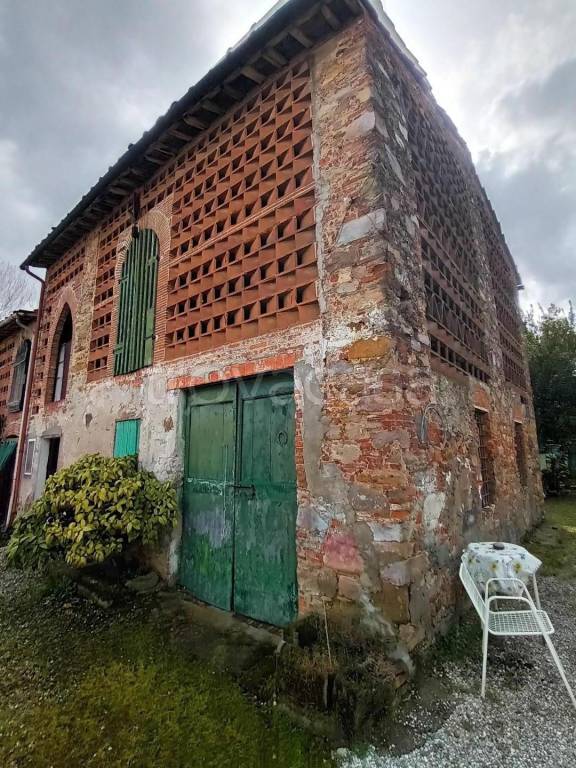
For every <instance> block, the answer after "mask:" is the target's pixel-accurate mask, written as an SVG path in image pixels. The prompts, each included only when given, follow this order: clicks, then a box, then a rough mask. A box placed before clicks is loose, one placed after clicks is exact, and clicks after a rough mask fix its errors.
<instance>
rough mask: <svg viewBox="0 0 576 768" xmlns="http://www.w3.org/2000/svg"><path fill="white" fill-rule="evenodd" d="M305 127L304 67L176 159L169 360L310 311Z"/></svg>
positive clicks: (310, 208) (311, 235) (313, 305)
mask: <svg viewBox="0 0 576 768" xmlns="http://www.w3.org/2000/svg"><path fill="white" fill-rule="evenodd" d="M311 132H312V118H311V113H310V76H309V71H308V65H307V64H306V63H302V64H299V65H297V66H296V67H293V68H291V69H288V70H287V71H285V72H284V74H283V75H281V76H280V77H279V78H277V79H276V80H274V81H273V82H271V83H269V84H268V85H267V86H266V87H265V88H263V89H262V90H261V91H260V93H258V95H257V96H255V97H254V98H253V99H251V100H250V101H249V102H248V103H247V104H246V105H245V106H244V107H243V108H241V109H238V110H237V111H235V112H234V113H233V114H231V115H230V116H229V117H227V118H226V119H225V120H224V121H223V122H222V123H221V124H220V126H219V127H218V129H217V130H214V131H212V132H210V134H209V135H207V136H206V137H205V138H203V139H202V140H201V141H200V142H199V143H198V144H196V145H195V146H193V147H192V148H191V149H190V150H189V151H188V152H187V154H186V157H185V160H184V162H181V163H179V166H180V167H179V168H178V171H177V174H176V183H175V193H174V207H173V220H172V247H171V251H170V271H169V283H168V306H167V324H166V339H165V342H166V358H167V359H174V358H177V357H182V356H183V355H190V354H194V352H197V351H200V350H205V349H210V348H212V347H216V346H219V345H220V344H224V343H226V342H231V341H238V340H240V339H245V338H250V337H252V336H256V335H258V334H262V333H266V332H268V331H272V330H275V329H276V328H286V327H288V326H290V325H294V324H295V323H299V322H300V323H301V322H306V321H308V320H312V319H314V318H315V317H317V316H318V304H317V299H316V287H315V281H316V277H317V271H316V257H315V246H314V242H315V232H314V226H315V220H314V188H313V176H312V139H311Z"/></svg>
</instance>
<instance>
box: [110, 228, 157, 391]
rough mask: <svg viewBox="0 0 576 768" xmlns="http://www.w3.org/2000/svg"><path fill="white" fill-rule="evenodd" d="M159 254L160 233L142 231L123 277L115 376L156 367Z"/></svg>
mask: <svg viewBox="0 0 576 768" xmlns="http://www.w3.org/2000/svg"><path fill="white" fill-rule="evenodd" d="M158 255H159V245H158V237H157V236H156V233H155V232H153V231H152V230H151V229H142V230H140V232H138V234H137V236H136V237H134V238H133V240H132V242H131V243H130V247H129V248H128V253H127V254H126V259H125V261H124V266H123V267H122V277H121V278H120V305H119V311H118V332H117V335H116V348H115V350H114V375H115V376H118V375H120V374H123V373H131V372H132V371H137V370H138V369H139V368H144V367H145V366H147V365H152V360H153V357H154V324H155V316H156V280H157V274H158Z"/></svg>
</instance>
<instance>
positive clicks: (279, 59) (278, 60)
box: [262, 47, 288, 67]
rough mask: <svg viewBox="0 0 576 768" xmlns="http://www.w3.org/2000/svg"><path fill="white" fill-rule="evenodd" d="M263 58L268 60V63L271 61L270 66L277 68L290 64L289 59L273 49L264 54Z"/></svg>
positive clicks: (269, 48)
mask: <svg viewBox="0 0 576 768" xmlns="http://www.w3.org/2000/svg"><path fill="white" fill-rule="evenodd" d="M262 58H263V59H266V61H269V62H270V64H274V66H276V67H284V66H286V64H287V63H288V59H286V58H285V57H284V56H282V54H281V53H280V52H279V51H277V50H276V49H275V48H272V47H268V48H266V50H265V51H263V52H262Z"/></svg>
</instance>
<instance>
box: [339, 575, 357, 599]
mask: <svg viewBox="0 0 576 768" xmlns="http://www.w3.org/2000/svg"><path fill="white" fill-rule="evenodd" d="M338 597H341V598H343V599H344V600H350V601H351V602H353V603H359V602H360V599H361V597H362V586H361V585H360V582H359V581H358V580H357V579H353V578H351V577H350V576H340V577H339V578H338Z"/></svg>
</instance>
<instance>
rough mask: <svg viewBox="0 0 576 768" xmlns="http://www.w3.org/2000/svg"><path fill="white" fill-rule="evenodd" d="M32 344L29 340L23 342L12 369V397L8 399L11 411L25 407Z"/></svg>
mask: <svg viewBox="0 0 576 768" xmlns="http://www.w3.org/2000/svg"><path fill="white" fill-rule="evenodd" d="M31 346H32V345H31V343H30V341H29V340H28V339H26V341H23V342H22V344H21V345H20V349H19V350H18V354H17V355H16V357H15V359H14V366H13V369H12V384H11V386H10V397H9V399H8V410H9V411H13V412H16V411H21V410H22V406H23V405H24V393H25V391H26V376H27V374H28V364H29V362H30V347H31Z"/></svg>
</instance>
